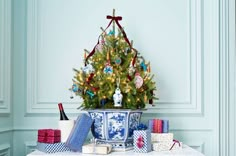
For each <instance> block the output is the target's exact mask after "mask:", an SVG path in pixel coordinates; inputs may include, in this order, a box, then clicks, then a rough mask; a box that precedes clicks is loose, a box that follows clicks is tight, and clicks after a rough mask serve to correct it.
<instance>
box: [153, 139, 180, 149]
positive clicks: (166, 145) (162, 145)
mask: <svg viewBox="0 0 236 156" xmlns="http://www.w3.org/2000/svg"><path fill="white" fill-rule="evenodd" d="M182 146H183V144H182V142H179V141H176V140H174V141H168V142H156V143H153V144H152V149H153V151H157V152H160V151H169V150H176V149H182Z"/></svg>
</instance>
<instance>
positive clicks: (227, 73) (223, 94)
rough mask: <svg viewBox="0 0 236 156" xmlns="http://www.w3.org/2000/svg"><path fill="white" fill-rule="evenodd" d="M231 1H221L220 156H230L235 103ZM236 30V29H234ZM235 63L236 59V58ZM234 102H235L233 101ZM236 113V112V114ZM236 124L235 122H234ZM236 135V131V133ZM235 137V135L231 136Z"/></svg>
mask: <svg viewBox="0 0 236 156" xmlns="http://www.w3.org/2000/svg"><path fill="white" fill-rule="evenodd" d="M229 2H230V0H220V17H219V18H220V31H219V32H220V34H219V35H220V155H221V156H229V155H230V146H231V145H230V143H231V142H230V138H231V137H232V136H230V133H229V132H230V124H234V123H232V122H230V118H231V117H230V109H231V107H232V106H233V105H235V103H232V101H231V98H232V97H231V95H232V93H231V92H232V90H231V85H233V84H234V83H235V82H233V84H231V83H232V81H231V78H232V76H233V77H234V76H235V75H234V74H233V73H235V71H233V73H231V72H232V68H234V64H232V60H231V59H230V57H232V56H234V55H235V54H234V50H232V49H230V47H229V43H230V31H231V30H230V29H229V24H230V19H229V17H230V14H229ZM234 29H235V28H234ZM233 61H234V63H235V57H234V60H233ZM233 101H234V100H233ZM234 113H235V112H234ZM234 122H235V121H234ZM234 133H235V131H234ZM231 135H233V134H231Z"/></svg>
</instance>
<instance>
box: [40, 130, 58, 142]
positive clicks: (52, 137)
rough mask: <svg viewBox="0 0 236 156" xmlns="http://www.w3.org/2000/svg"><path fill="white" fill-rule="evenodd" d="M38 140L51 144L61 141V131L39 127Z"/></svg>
mask: <svg viewBox="0 0 236 156" xmlns="http://www.w3.org/2000/svg"><path fill="white" fill-rule="evenodd" d="M38 142H40V143H51V144H53V143H58V142H61V131H60V130H58V129H39V130H38Z"/></svg>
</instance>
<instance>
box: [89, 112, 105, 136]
mask: <svg viewBox="0 0 236 156" xmlns="http://www.w3.org/2000/svg"><path fill="white" fill-rule="evenodd" d="M90 116H91V118H92V119H94V124H93V128H92V134H93V135H94V137H95V138H99V139H105V136H104V123H103V112H90Z"/></svg>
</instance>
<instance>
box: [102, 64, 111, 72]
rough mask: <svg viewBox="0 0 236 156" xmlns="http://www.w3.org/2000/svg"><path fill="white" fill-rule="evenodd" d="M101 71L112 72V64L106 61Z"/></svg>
mask: <svg viewBox="0 0 236 156" xmlns="http://www.w3.org/2000/svg"><path fill="white" fill-rule="evenodd" d="M103 72H104V73H105V74H112V73H113V68H112V66H111V65H110V63H106V65H105V67H104V69H103Z"/></svg>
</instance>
